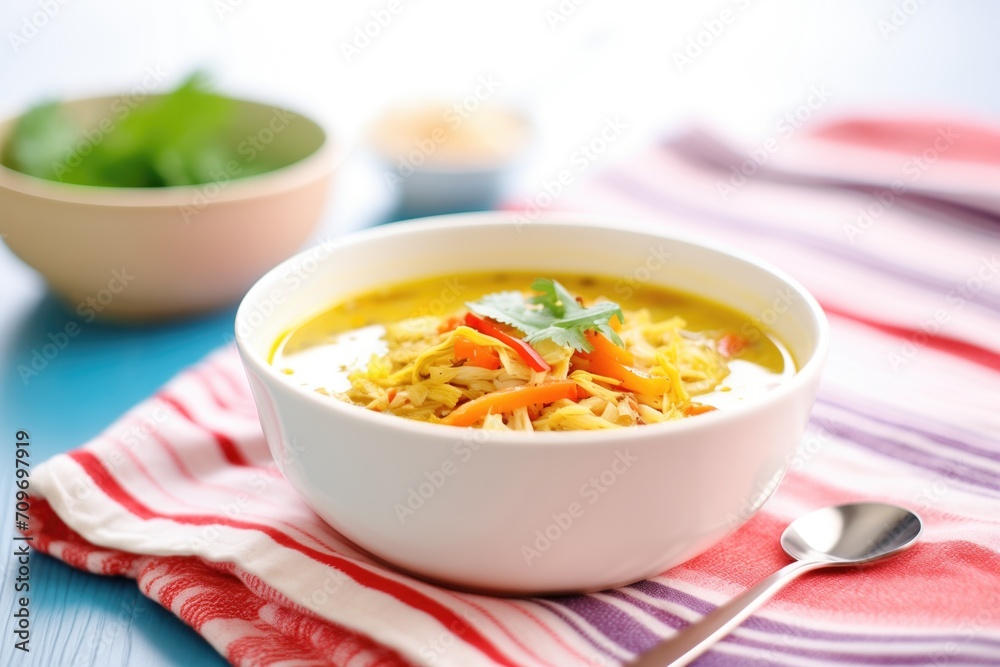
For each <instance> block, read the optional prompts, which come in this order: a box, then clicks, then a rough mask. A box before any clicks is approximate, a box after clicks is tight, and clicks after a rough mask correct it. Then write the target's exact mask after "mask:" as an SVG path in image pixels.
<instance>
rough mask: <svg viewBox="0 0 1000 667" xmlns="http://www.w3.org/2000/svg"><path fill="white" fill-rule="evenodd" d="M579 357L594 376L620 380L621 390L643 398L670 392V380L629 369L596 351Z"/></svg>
mask: <svg viewBox="0 0 1000 667" xmlns="http://www.w3.org/2000/svg"><path fill="white" fill-rule="evenodd" d="M608 342H610V341H608ZM612 344H613V343H612ZM579 356H580V357H582V358H583V359H585V360H586V361H587V364H586V368H585V370H587V371H589V372H590V373H593V374H594V375H603V376H604V377H609V378H614V379H615V380H620V381H621V385H620V387H621V388H622V389H627V390H628V391H631V392H634V393H636V394H643V395H645V396H663V395H664V394H666V393H667V392H668V391H670V380H668V379H667V378H664V377H652V376H650V375H647V374H646V373H643V372H642V371H640V370H637V369H635V368H630V367H629V366H627V365H625V364H623V363H621V362H619V361H616V360H615V359H613V358H611V357H609V356H608V355H606V354H604V353H603V352H602V351H600V350H598V349H594V350H593V351H592V352H588V353H586V354H580V355H579Z"/></svg>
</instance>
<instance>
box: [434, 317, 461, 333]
mask: <svg viewBox="0 0 1000 667" xmlns="http://www.w3.org/2000/svg"><path fill="white" fill-rule="evenodd" d="M461 324H462V318H460V317H455V316H454V315H452V316H451V317H449V318H448V319H446V320H444V321H443V322H441V324H439V325H438V333H439V334H443V333H448V332H449V331H454V330H455V329H457V328H458V327H459V325H461Z"/></svg>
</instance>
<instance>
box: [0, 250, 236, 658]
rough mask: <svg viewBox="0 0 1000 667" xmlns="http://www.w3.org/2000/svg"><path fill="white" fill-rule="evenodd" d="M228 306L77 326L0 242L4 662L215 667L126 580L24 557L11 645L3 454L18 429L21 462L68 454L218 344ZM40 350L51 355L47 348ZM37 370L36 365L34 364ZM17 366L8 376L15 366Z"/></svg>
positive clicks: (9, 520) (10, 489) (202, 645)
mask: <svg viewBox="0 0 1000 667" xmlns="http://www.w3.org/2000/svg"><path fill="white" fill-rule="evenodd" d="M233 315H234V309H233V308H230V309H227V310H226V311H225V312H219V313H215V314H212V315H210V316H207V317H202V318H199V319H195V320H190V321H186V322H182V323H175V324H166V325H161V326H150V327H115V326H104V325H100V324H97V323H93V324H83V323H82V321H81V320H80V318H79V317H78V316H77V315H76V314H75V313H72V312H71V311H69V310H67V309H65V308H64V307H63V306H62V305H61V304H60V303H58V302H57V301H56V300H55V299H54V298H53V297H52V296H51V295H49V294H48V292H47V291H46V289H45V286H44V283H43V282H42V281H41V279H40V278H38V276H37V275H36V274H34V272H32V271H31V270H30V269H28V268H27V267H25V266H24V265H22V264H21V263H20V262H18V261H17V260H16V258H14V257H13V256H12V255H11V254H10V252H9V251H8V250H7V249H6V247H4V246H0V368H2V369H3V376H2V379H0V387H2V388H0V434H2V438H3V442H4V450H5V451H6V455H5V457H4V463H3V468H2V469H3V473H2V475H0V499H2V501H0V502H2V506H3V508H4V511H3V523H2V530H0V537H2V540H3V548H4V550H5V552H6V553H7V556H6V557H5V558H4V559H3V564H4V565H3V567H4V571H3V577H2V582H3V583H2V590H0V610H3V632H2V639H0V641H2V648H0V655H2V656H3V664H4V665H19V666H27V665H31V666H33V667H34V666H38V667H42V666H44V667H50V666H63V665H65V666H67V667H89V666H94V667H103V666H106V665H145V666H149V667H160V666H167V665H170V666H174V665H225V664H226V661H225V660H223V658H222V657H221V656H219V655H218V654H217V653H216V652H215V650H214V649H213V648H212V647H211V646H209V644H208V643H207V642H205V641H204V640H203V639H202V638H201V637H200V636H199V635H198V634H197V633H195V632H194V631H193V630H191V629H190V628H188V627H187V626H186V625H184V623H182V622H181V621H180V620H178V619H177V618H175V617H174V616H173V615H172V614H170V613H169V612H167V611H166V610H164V609H163V608H161V607H160V606H159V605H157V604H156V603H154V602H151V601H150V600H148V599H147V598H145V597H144V596H143V595H142V594H141V593H140V592H139V589H138V587H137V586H136V584H135V582H134V581H132V580H131V579H124V578H117V577H116V578H109V577H101V576H97V575H93V574H87V573H84V572H81V571H79V570H75V569H73V568H71V567H69V566H67V565H64V564H63V563H61V562H60V561H57V560H55V559H53V558H50V557H48V556H44V555H42V554H40V553H35V552H33V553H32V554H31V557H30V575H29V577H30V579H29V581H28V583H29V585H30V591H29V592H28V597H29V599H30V604H29V614H30V643H29V645H28V646H29V647H30V653H27V654H26V653H23V652H22V651H20V650H16V649H15V648H14V642H15V641H16V640H17V639H16V636H15V635H14V634H13V630H14V627H13V622H14V619H13V618H12V617H11V615H10V613H11V612H10V610H12V609H14V608H15V596H16V597H20V596H22V595H25V593H24V592H16V591H15V588H14V585H15V582H16V576H15V575H16V572H17V569H18V566H19V563H18V562H17V560H16V558H15V556H14V555H13V554H14V549H15V548H16V545H17V544H18V543H17V542H15V541H14V540H13V536H14V501H15V498H14V492H15V490H16V489H15V488H14V484H13V482H14V465H15V464H14V452H15V434H16V432H17V431H18V430H25V431H28V432H29V433H30V435H31V445H30V451H31V458H30V461H31V464H32V465H37V464H38V463H41V462H42V461H43V460H45V459H47V458H49V457H50V456H52V455H54V454H56V453H58V452H63V451H66V450H69V449H72V448H74V447H76V446H78V445H80V444H82V443H83V442H85V441H86V440H88V439H90V438H91V437H93V436H95V435H96V434H97V433H99V432H100V431H101V430H102V429H104V428H105V427H106V426H108V425H109V424H110V423H111V422H112V421H114V420H115V419H116V418H117V417H118V416H119V415H120V414H121V413H122V412H124V411H125V410H126V409H128V408H129V407H131V406H132V405H133V404H134V403H136V402H137V401H138V400H139V399H141V398H143V397H145V396H148V395H149V394H151V393H153V392H154V391H155V390H156V389H157V388H158V387H159V386H160V385H161V384H163V382H165V381H166V380H167V379H169V378H170V377H171V376H172V375H174V374H175V373H176V372H177V371H178V370H180V369H181V368H183V367H184V366H186V365H188V364H190V363H192V362H194V361H196V360H197V359H199V358H200V357H201V356H203V355H204V354H206V353H207V352H208V351H209V350H212V349H214V348H216V347H218V346H219V345H222V344H224V342H225V336H226V335H227V334H229V333H230V332H231V330H232V322H233ZM71 321H78V322H81V325H80V326H81V333H80V334H79V335H78V336H76V337H74V338H72V339H71V340H70V342H69V343H68V344H67V345H66V346H65V348H64V349H62V350H60V351H59V353H58V354H57V355H55V356H54V357H53V358H52V359H51V360H47V365H46V366H44V367H43V368H41V370H40V371H38V374H37V375H34V374H31V373H29V372H28V371H27V370H26V369H28V368H31V362H32V357H33V355H34V351H35V350H40V348H41V346H42V345H44V344H46V343H48V342H49V338H48V335H49V333H50V332H51V333H56V332H60V331H63V330H64V327H65V326H66V324H67V323H69V322H71ZM49 352H51V349H50V350H49ZM37 366H41V363H40V362H38V361H37V360H36V367H37ZM19 367H20V368H19Z"/></svg>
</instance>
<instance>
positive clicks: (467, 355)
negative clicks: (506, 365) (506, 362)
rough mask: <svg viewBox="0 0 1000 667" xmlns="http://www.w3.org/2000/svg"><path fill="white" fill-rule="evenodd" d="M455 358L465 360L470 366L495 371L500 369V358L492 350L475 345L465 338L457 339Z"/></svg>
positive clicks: (459, 337) (457, 337) (458, 337)
mask: <svg viewBox="0 0 1000 667" xmlns="http://www.w3.org/2000/svg"><path fill="white" fill-rule="evenodd" d="M455 358H456V359H459V360H465V361H466V362H468V364H469V365H470V366H478V367H479V368H486V369H488V370H491V371H495V370H496V369H498V368H500V357H499V356H498V355H497V354H495V353H494V352H493V351H492V350H490V348H488V347H484V346H482V345H479V344H478V343H474V342H472V341H471V340H469V339H468V338H466V337H465V336H456V337H455Z"/></svg>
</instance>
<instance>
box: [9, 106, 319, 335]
mask: <svg viewBox="0 0 1000 667" xmlns="http://www.w3.org/2000/svg"><path fill="white" fill-rule="evenodd" d="M235 102H236V117H235V118H234V119H233V122H232V123H231V124H230V126H229V127H228V129H227V136H226V137H225V138H226V140H227V141H229V142H230V143H231V145H232V146H233V147H234V151H235V150H236V148H237V147H241V148H242V149H246V150H242V151H241V152H240V153H239V156H238V158H236V159H233V160H230V161H229V162H228V163H227V170H228V171H222V170H220V171H219V175H218V176H217V179H216V181H215V182H213V183H206V184H203V185H191V186H177V187H164V188H115V187H96V186H87V185H74V184H68V183H60V182H56V181H48V180H44V179H41V178H36V177H34V176H28V175H26V174H22V173H20V172H17V171H14V170H13V169H10V168H8V167H6V166H3V165H0V211H2V214H0V233H2V234H3V235H4V241H5V242H6V244H7V245H8V246H9V247H10V249H11V250H12V251H13V252H14V254H16V255H17V256H18V257H20V258H21V259H22V260H24V262H25V263H26V264H28V265H30V266H31V267H33V268H35V269H36V270H38V272H39V273H41V274H42V275H43V276H45V279H46V280H47V281H48V284H49V287H50V288H51V289H52V291H53V292H55V293H56V294H57V295H58V296H59V297H60V298H61V299H62V300H63V301H64V302H65V303H66V304H67V305H68V306H69V308H70V309H71V310H72V311H74V312H79V310H80V308H82V307H84V306H85V305H86V304H87V303H90V304H91V306H90V307H88V308H90V310H91V312H96V313H98V314H99V316H100V317H101V318H104V319H112V320H128V321H140V320H155V319H163V318H168V317H173V316H177V315H188V314H193V313H199V312H203V311H206V310H210V309H212V308H218V307H220V306H223V305H228V304H231V303H234V302H235V301H236V300H238V299H239V298H240V296H242V295H243V294H244V293H245V292H246V290H247V289H248V288H249V287H250V285H252V284H253V282H254V281H255V280H257V278H259V277H260V276H261V275H263V274H264V272H266V271H267V270H268V269H270V268H272V267H273V266H274V265H275V264H277V263H278V262H280V261H282V260H284V259H286V258H287V257H288V256H289V255H291V254H292V253H294V252H295V251H296V250H298V249H299V248H301V247H302V243H303V242H304V241H305V240H306V239H307V238H308V236H309V234H310V233H311V232H312V231H313V229H314V228H315V226H316V223H318V222H319V219H320V213H321V211H322V207H323V205H324V202H325V200H326V197H327V192H328V190H329V184H330V177H331V174H332V172H333V152H334V148H333V145H332V144H331V142H330V141H329V140H328V138H327V135H326V132H324V130H323V128H321V127H320V126H319V125H317V124H316V123H315V122H314V121H312V120H309V119H308V118H305V117H304V116H300V115H298V114H294V113H290V112H289V111H287V110H285V109H281V108H278V107H272V106H269V105H266V104H259V103H256V102H250V101H245V100H235ZM64 108H65V109H66V111H67V113H69V114H70V116H71V117H73V118H76V119H79V120H80V121H81V123H82V125H83V126H85V127H109V128H111V129H109V130H108V131H109V132H113V131H114V128H115V127H116V123H117V122H118V120H119V119H120V118H122V117H123V116H124V114H125V113H126V112H127V109H126V107H124V106H123V102H122V98H121V97H94V98H87V99H80V100H74V101H71V102H67V103H66V104H65V105H64ZM122 109H126V111H122ZM15 122H16V119H10V120H7V121H5V122H3V123H0V145H2V144H3V143H4V142H5V141H6V139H7V135H8V134H9V132H10V131H11V129H12V128H13V126H14V123H15ZM102 124H103V125H102ZM95 136H97V137H98V140H99V139H100V137H101V136H103V135H101V134H100V133H98V134H96V135H95ZM252 137H255V138H256V139H255V141H256V143H255V144H250V143H248V142H249V141H250V140H251V138H252ZM253 146H259V147H260V150H259V151H258V150H257V149H254V148H253ZM248 147H249V148H248ZM84 149H86V150H87V151H89V150H90V148H89V146H88V145H87V143H86V142H81V143H80V144H78V150H80V154H86V153H84V152H83V151H84ZM250 149H253V150H250ZM258 154H260V155H264V154H266V155H267V157H268V158H269V159H272V160H273V161H275V162H277V163H281V164H285V165H286V166H283V167H280V168H278V169H275V170H273V171H269V172H266V173H262V174H257V175H254V176H247V177H243V178H241V177H238V176H239V175H240V174H241V173H244V169H245V168H246V166H247V164H249V161H250V160H252V159H253V158H255V156H257V155H258ZM95 302H96V303H97V304H98V305H96V306H95V305H93V304H94V303H95Z"/></svg>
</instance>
